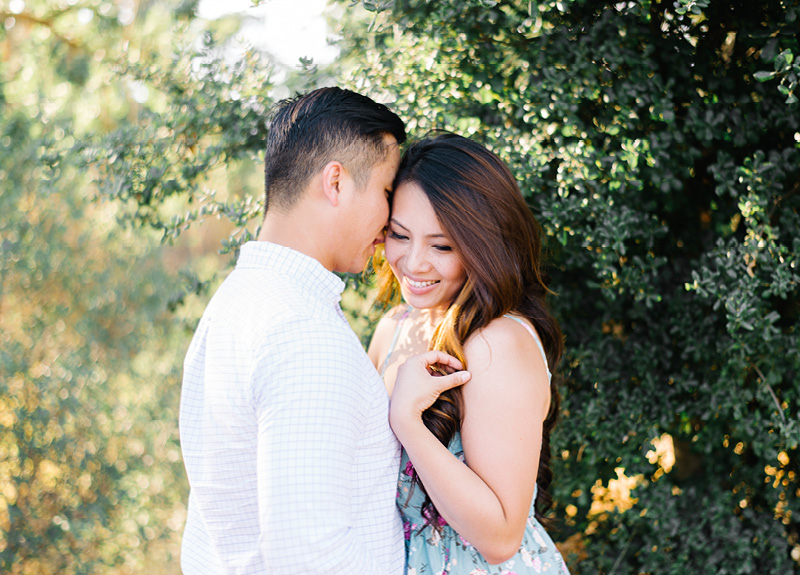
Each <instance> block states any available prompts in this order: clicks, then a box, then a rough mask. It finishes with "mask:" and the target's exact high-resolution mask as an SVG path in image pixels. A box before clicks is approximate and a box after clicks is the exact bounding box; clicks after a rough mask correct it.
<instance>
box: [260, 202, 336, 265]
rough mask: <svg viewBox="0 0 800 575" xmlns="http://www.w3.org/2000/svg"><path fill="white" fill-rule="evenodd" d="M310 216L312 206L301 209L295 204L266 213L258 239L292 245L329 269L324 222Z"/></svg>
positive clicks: (287, 245) (286, 245)
mask: <svg viewBox="0 0 800 575" xmlns="http://www.w3.org/2000/svg"><path fill="white" fill-rule="evenodd" d="M315 220H316V218H314V217H313V209H310V210H304V209H303V206H296V207H295V209H293V210H292V211H291V212H289V213H286V212H278V211H277V210H276V211H275V213H272V214H270V213H268V214H267V216H266V217H265V218H264V222H263V224H262V226H261V232H260V233H259V234H258V238H256V239H257V240H258V241H262V242H271V243H273V244H278V245H281V246H284V247H287V248H291V249H293V250H295V251H297V252H300V253H301V254H304V255H307V256H309V257H312V258H314V259H315V260H317V261H318V262H319V263H321V264H322V265H323V266H324V267H325V269H327V270H328V271H331V268H332V265H331V262H330V261H329V260H330V258H329V256H328V254H327V253H326V251H325V246H326V245H328V242H327V241H325V237H324V236H325V233H326V226H325V225H324V224H322V225H320V224H319V222H317V221H315Z"/></svg>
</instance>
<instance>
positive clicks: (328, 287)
mask: <svg viewBox="0 0 800 575" xmlns="http://www.w3.org/2000/svg"><path fill="white" fill-rule="evenodd" d="M236 268H237V269H260V270H269V271H271V272H275V273H279V274H282V275H286V276H289V277H292V278H295V279H297V280H298V281H299V283H300V284H301V285H302V286H303V287H304V288H305V289H307V290H308V291H309V292H311V293H312V294H313V295H317V296H319V297H320V298H322V299H323V300H325V301H328V302H330V303H331V304H338V303H339V301H340V300H341V298H342V291H344V282H343V281H342V280H341V279H339V277H338V276H337V275H336V274H334V273H333V272H331V271H328V270H327V269H326V268H325V266H323V265H322V264H321V263H319V262H318V261H317V260H315V259H314V258H312V257H311V256H307V255H305V254H302V253H300V252H298V251H296V250H293V249H291V248H287V247H286V246H281V245H278V244H273V243H271V242H265V241H250V242H246V243H245V244H243V245H242V246H241V248H240V250H239V259H238V260H237V262H236Z"/></svg>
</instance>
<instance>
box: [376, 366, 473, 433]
mask: <svg viewBox="0 0 800 575" xmlns="http://www.w3.org/2000/svg"><path fill="white" fill-rule="evenodd" d="M462 369H463V365H461V362H460V361H458V359H456V358H455V357H453V356H451V355H448V354H446V353H444V352H442V351H426V352H425V353H421V354H419V355H414V356H411V357H409V358H408V359H407V360H406V361H405V362H404V363H403V364H402V365H401V366H400V367H399V368H398V370H397V381H396V382H395V384H394V391H393V392H392V399H391V404H390V407H389V422H390V423H391V425H392V428H393V429H394V430H395V434H397V433H398V430H399V428H401V427H402V426H403V425H404V424H407V423H413V422H416V421H420V422H421V421H422V412H423V411H425V410H426V409H428V408H429V407H430V406H431V405H433V402H434V401H436V399H437V398H438V397H439V396H440V395H441V394H442V392H443V391H446V390H448V389H451V388H453V387H458V386H459V385H463V384H465V383H466V382H468V381H469V378H470V377H471V376H470V373H469V372H468V371H460V370H462Z"/></svg>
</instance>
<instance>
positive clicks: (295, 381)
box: [180, 242, 404, 575]
mask: <svg viewBox="0 0 800 575" xmlns="http://www.w3.org/2000/svg"><path fill="white" fill-rule="evenodd" d="M343 287H344V285H343V283H342V281H341V280H340V279H339V278H337V277H336V276H335V275H334V274H332V273H331V272H329V271H328V270H326V269H325V268H324V267H323V266H322V265H321V264H320V263H319V262H317V261H316V260H314V259H312V258H310V257H308V256H305V255H303V254H300V253H298V252H296V251H294V250H291V249H289V248H286V247H282V246H278V245H275V244H270V243H267V242H249V243H247V244H245V245H244V246H242V249H241V253H240V257H239V260H238V262H237V265H236V269H235V270H234V271H233V272H232V273H231V274H230V276H228V278H226V280H225V281H224V282H223V284H222V285H221V286H220V288H219V290H218V291H217V293H216V294H215V295H214V297H213V298H212V300H211V302H210V303H209V305H208V308H207V309H206V311H205V314H204V315H203V318H202V320H201V321H200V324H199V325H198V327H197V332H196V333H195V336H194V339H193V340H192V343H191V346H190V347H189V350H188V352H187V355H186V361H185V363H184V375H183V388H182V394H181V407H180V434H181V448H182V451H183V458H184V462H185V465H186V471H187V474H188V476H189V484H190V487H191V491H190V495H189V505H188V516H187V520H186V529H185V532H184V536H183V546H182V553H181V555H182V557H181V567H182V569H183V572H184V573H185V574H186V575H196V574H207V575H223V574H228V573H231V574H233V573H235V574H246V573H254V574H255V573H257V574H261V575H264V574H275V575H278V574H279V575H285V574H290V573H297V574H302V575H309V574H315V573H336V574H337V575H341V574H342V573H348V574H357V575H373V574H375V575H380V574H388V575H401V574H402V572H403V568H404V548H403V530H402V524H401V520H400V516H399V513H398V510H397V508H396V506H395V493H396V489H397V473H398V467H399V462H400V447H399V444H398V442H397V439H396V438H395V436H394V434H393V433H392V431H391V429H390V427H389V420H388V403H389V401H388V398H387V395H386V391H385V388H384V386H383V383H382V381H381V379H380V377H379V376H378V374H377V372H376V371H375V369H374V368H373V367H372V364H371V363H370V360H369V358H368V357H367V355H366V353H365V352H364V349H363V348H362V346H361V344H360V342H359V341H358V338H357V337H356V335H355V334H354V333H353V331H352V330H351V329H350V326H349V325H348V323H347V320H346V319H345V317H344V315H343V314H342V311H341V308H340V307H339V300H340V298H341V293H342V289H343Z"/></svg>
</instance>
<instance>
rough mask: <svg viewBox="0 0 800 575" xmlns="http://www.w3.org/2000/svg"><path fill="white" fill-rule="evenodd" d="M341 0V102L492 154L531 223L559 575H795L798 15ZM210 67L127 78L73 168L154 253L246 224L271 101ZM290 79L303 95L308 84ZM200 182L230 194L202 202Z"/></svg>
mask: <svg viewBox="0 0 800 575" xmlns="http://www.w3.org/2000/svg"><path fill="white" fill-rule="evenodd" d="M357 4H358V2H350V3H349V5H347V7H346V10H345V12H344V19H343V21H342V22H341V23H340V24H339V25H338V26H340V27H341V31H342V38H343V40H342V42H341V47H342V50H343V53H342V58H341V60H340V62H339V63H338V64H337V66H338V70H339V77H340V78H341V81H342V83H344V84H346V85H349V86H350V87H353V88H355V89H357V90H360V91H362V92H365V93H368V94H370V95H372V96H374V97H376V98H379V99H384V100H389V101H392V102H393V104H392V105H393V107H394V109H396V110H398V111H399V112H400V113H401V115H403V117H404V118H405V119H406V121H407V122H408V126H409V127H410V129H411V130H412V131H414V132H416V134H417V135H422V134H423V133H424V132H425V131H427V130H429V129H433V128H446V129H451V130H455V131H457V132H459V133H462V134H464V135H469V136H471V137H473V138H476V139H478V140H480V141H482V142H484V143H486V144H487V145H488V146H489V147H490V148H492V149H493V150H494V151H495V152H497V153H498V154H499V155H500V156H501V157H503V158H504V159H505V160H506V161H507V162H508V163H509V165H510V166H511V167H512V169H513V170H514V172H515V173H516V174H517V176H518V178H519V180H520V183H521V187H522V189H523V191H524V193H525V194H526V197H528V199H529V200H530V204H531V206H532V207H533V209H534V210H535V211H536V213H537V216H538V217H539V220H540V221H541V223H542V224H543V227H544V230H545V233H546V235H547V240H548V241H547V245H548V260H549V263H550V266H551V275H552V282H551V286H552V287H553V289H554V290H555V291H556V292H557V293H558V296H557V297H556V298H554V305H555V308H556V311H557V313H558V315H559V317H560V319H561V321H562V325H563V328H564V332H565V334H566V338H567V342H566V343H567V349H568V353H567V356H566V358H565V360H564V362H563V364H562V366H561V376H560V380H561V385H562V390H563V395H564V402H563V410H564V411H563V419H562V424H561V426H560V427H559V428H557V433H556V435H555V439H554V441H555V443H554V445H553V447H554V453H555V454H557V457H556V458H555V461H554V462H553V464H554V466H555V468H556V469H555V473H556V482H555V483H554V484H553V486H552V489H553V491H554V495H555V498H556V507H555V508H554V510H553V513H554V515H555V516H556V517H557V518H559V519H560V520H561V522H562V526H561V530H560V532H559V533H557V534H556V538H557V539H559V540H560V541H561V542H562V548H563V551H564V553H565V555H567V557H568V559H569V561H570V563H571V566H572V569H573V572H574V573H576V574H580V573H586V574H590V573H591V574H596V573H607V574H609V575H610V574H617V575H619V574H621V573H658V574H683V573H687V572H690V573H709V574H711V573H714V574H716V573H741V574H747V573H798V572H800V567H799V566H798V565H799V564H800V563H799V561H800V533H799V530H798V513H800V509H798V501H800V491H799V489H800V485H799V484H798V472H800V471H799V470H798V441H799V440H800V426H799V425H798V416H800V414H799V413H798V396H799V395H800V387H799V384H798V381H800V378H798V371H799V368H800V358H798V350H800V341H798V334H797V328H796V324H797V321H798V314H800V306H798V303H797V302H798V300H800V298H798V281H799V280H800V272H799V271H798V263H799V262H798V253H799V252H800V239H799V238H800V236H798V235H797V230H798V228H800V214H799V213H798V209H799V208H800V194H798V190H799V189H800V186H798V181H800V178H799V177H798V172H800V115H799V114H798V113H797V112H798V109H797V102H796V94H795V90H796V87H797V80H798V68H797V66H798V64H797V61H796V59H795V55H797V54H798V52H800V47H798V40H797V35H796V30H797V26H798V16H800V4H799V3H798V2H797V1H796V0H784V1H779V0H770V1H769V2H762V3H744V2H733V3H731V2H719V1H716V2H715V1H711V0H678V1H676V2H668V3H664V2H655V1H642V2H588V1H585V0H561V1H543V2H535V1H531V2H521V1H513V0H511V1H507V2H495V1H490V0H464V1H456V0H440V1H438V2H427V1H422V0H395V1H394V2H388V1H387V2H383V1H382V2H366V1H364V2H361V6H362V7H363V8H365V9H366V11H365V10H363V9H362V7H357V6H356V5H357ZM222 40H224V39H222ZM220 47H221V44H220V43H219V39H217V38H216V37H215V36H208V37H207V39H206V43H205V47H204V49H203V51H202V53H201V54H197V53H195V51H194V49H193V48H191V47H189V48H188V49H182V50H176V52H175V56H174V59H173V61H172V63H171V65H169V66H166V67H164V66H159V65H154V64H153V62H154V61H156V60H154V59H153V58H155V56H153V57H151V56H149V55H147V54H144V55H143V57H142V58H140V59H139V60H138V61H137V62H132V63H130V65H128V66H126V67H125V68H124V70H123V71H122V74H123V77H125V78H127V79H129V80H130V81H131V82H133V83H134V84H135V85H140V86H145V87H147V88H148V89H149V90H150V92H151V95H152V98H151V99H148V100H147V101H146V102H143V103H142V106H141V107H140V108H139V109H138V110H137V114H136V116H135V120H136V129H128V128H122V129H120V130H116V131H114V132H113V133H112V134H111V135H110V136H109V137H108V138H106V139H105V140H102V141H92V142H87V143H86V144H85V145H84V146H83V148H82V149H83V152H84V154H85V155H84V157H85V158H88V159H89V161H90V165H91V166H93V169H96V170H97V173H98V174H99V175H100V177H99V178H98V179H97V185H98V188H99V189H100V190H101V192H102V194H103V195H104V196H105V197H111V198H115V199H116V200H118V201H119V202H121V203H122V205H124V206H125V210H126V214H127V216H126V221H129V222H136V223H139V224H147V225H149V226H152V227H155V228H157V229H158V230H160V231H161V233H162V234H163V236H164V237H165V238H167V239H169V238H175V237H178V235H179V234H180V233H181V232H182V231H183V230H185V229H186V227H188V226H189V225H191V224H192V223H193V222H198V221H201V220H204V219H209V218H211V219H215V218H220V217H222V218H227V219H230V220H231V221H232V222H233V224H234V232H233V233H232V235H231V238H230V239H229V240H227V243H226V247H227V248H234V247H235V246H236V245H238V243H239V242H240V241H243V240H244V239H247V238H249V237H252V234H253V233H254V232H253V230H254V228H255V226H256V225H257V223H258V217H257V216H258V215H259V204H260V195H261V190H260V186H259V185H253V183H252V182H251V181H250V180H248V179H247V178H246V177H245V176H244V175H242V174H245V173H247V172H249V171H251V170H254V169H255V167H256V165H257V163H258V157H259V155H260V154H261V153H262V151H263V142H264V138H265V136H266V131H267V125H266V123H265V121H264V118H265V112H266V110H268V108H269V106H270V105H271V101H272V97H273V93H272V92H271V91H270V90H271V88H272V83H271V81H270V79H269V78H270V70H269V66H268V65H266V64H264V63H263V61H262V59H260V58H258V57H257V55H256V54H251V55H250V56H249V57H248V58H249V60H247V61H246V62H245V63H243V64H229V63H226V61H225V60H224V59H223V58H222V57H221V55H220V49H221V48H220ZM306 67H307V70H306V71H305V74H303V75H301V76H299V77H298V78H299V79H297V83H296V85H295V86H296V87H298V88H299V89H304V88H305V87H311V86H313V85H314V83H315V82H319V81H326V80H324V76H325V71H320V70H317V69H315V68H314V67H313V65H312V64H311V63H308V62H307V63H306ZM216 167H220V168H227V169H232V171H233V172H234V173H238V174H240V175H241V180H240V181H241V185H240V186H238V187H237V186H234V187H231V186H228V189H227V192H226V193H225V194H222V193H217V188H216V187H215V186H213V185H209V181H208V173H209V172H213V171H214V169H215V168H216ZM176 205H180V206H181V209H182V210H185V211H182V212H180V214H181V215H177V216H176V215H175V206H176ZM204 281H205V280H204V279H201V278H198V279H196V280H195V281H194V284H189V288H187V289H189V291H192V290H198V289H199V290H202V286H203V282H204ZM192 286H194V287H192ZM354 302H355V303H353V309H354V310H356V311H354V314H355V315H359V313H358V311H357V308H358V307H359V305H360V303H359V302H358V301H357V300H355V299H354ZM361 325H363V323H362V324H361ZM365 333H368V328H366V329H365Z"/></svg>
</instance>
